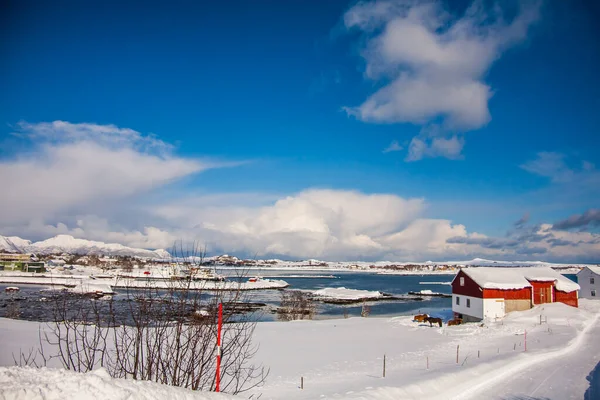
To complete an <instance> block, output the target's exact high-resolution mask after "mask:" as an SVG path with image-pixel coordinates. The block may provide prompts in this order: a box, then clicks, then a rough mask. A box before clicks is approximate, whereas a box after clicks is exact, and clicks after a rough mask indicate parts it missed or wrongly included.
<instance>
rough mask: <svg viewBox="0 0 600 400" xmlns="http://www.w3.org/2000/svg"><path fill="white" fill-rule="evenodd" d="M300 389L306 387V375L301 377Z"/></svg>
mask: <svg viewBox="0 0 600 400" xmlns="http://www.w3.org/2000/svg"><path fill="white" fill-rule="evenodd" d="M300 389H304V377H303V376H301V377H300Z"/></svg>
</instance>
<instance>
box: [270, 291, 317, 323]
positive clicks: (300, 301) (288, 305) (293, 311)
mask: <svg viewBox="0 0 600 400" xmlns="http://www.w3.org/2000/svg"><path fill="white" fill-rule="evenodd" d="M314 315H315V305H314V302H313V300H312V298H311V297H310V296H309V295H308V294H307V293H304V292H301V291H299V290H284V291H282V292H281V303H280V305H279V309H278V310H277V318H278V319H279V320H281V321H294V320H297V319H313V317H314Z"/></svg>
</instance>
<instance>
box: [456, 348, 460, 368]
mask: <svg viewBox="0 0 600 400" xmlns="http://www.w3.org/2000/svg"><path fill="white" fill-rule="evenodd" d="M459 348H460V345H458V344H457V345H456V363H457V364H458V349H459Z"/></svg>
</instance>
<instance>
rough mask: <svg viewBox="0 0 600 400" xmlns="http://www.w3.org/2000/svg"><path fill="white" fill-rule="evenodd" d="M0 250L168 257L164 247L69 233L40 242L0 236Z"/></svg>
mask: <svg viewBox="0 0 600 400" xmlns="http://www.w3.org/2000/svg"><path fill="white" fill-rule="evenodd" d="M0 250H3V251H8V252H13V253H34V254H58V253H69V254H79V255H92V254H97V255H105V256H134V257H144V258H168V257H170V254H169V253H168V252H167V251H166V250H164V249H158V250H146V249H137V248H133V247H127V246H123V245H122V244H117V243H104V242H97V241H94V240H86V239H76V238H74V237H73V236H70V235H57V236H55V237H53V238H50V239H47V240H43V241H41V242H35V243H32V242H31V241H29V240H25V239H21V238H19V237H6V236H0Z"/></svg>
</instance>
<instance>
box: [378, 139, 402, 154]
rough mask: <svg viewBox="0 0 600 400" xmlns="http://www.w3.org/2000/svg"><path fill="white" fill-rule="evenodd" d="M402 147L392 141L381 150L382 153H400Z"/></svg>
mask: <svg viewBox="0 0 600 400" xmlns="http://www.w3.org/2000/svg"><path fill="white" fill-rule="evenodd" d="M403 149H404V147H402V146H400V143H398V141H397V140H393V141H392V143H390V144H389V146H388V147H386V148H385V149H383V153H391V152H394V151H402V150H403Z"/></svg>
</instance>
